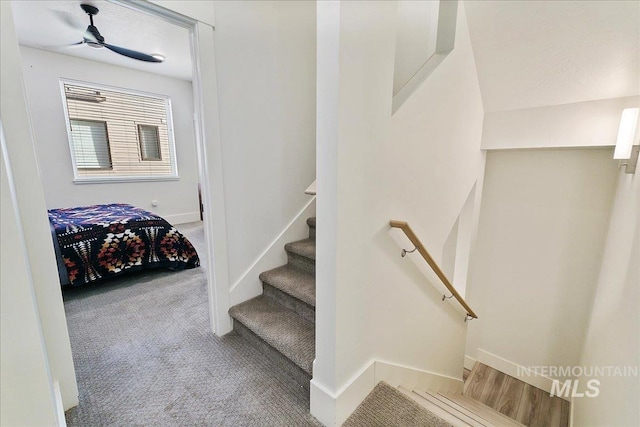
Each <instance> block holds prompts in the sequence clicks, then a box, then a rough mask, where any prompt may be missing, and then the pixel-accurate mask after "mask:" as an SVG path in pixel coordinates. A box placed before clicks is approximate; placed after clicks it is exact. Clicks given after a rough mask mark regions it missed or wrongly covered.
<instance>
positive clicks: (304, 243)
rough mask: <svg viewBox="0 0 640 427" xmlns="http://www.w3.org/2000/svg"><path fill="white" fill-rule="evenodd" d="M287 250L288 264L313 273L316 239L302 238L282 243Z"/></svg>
mask: <svg viewBox="0 0 640 427" xmlns="http://www.w3.org/2000/svg"><path fill="white" fill-rule="evenodd" d="M284 249H285V250H286V251H287V258H288V260H289V264H291V265H293V266H295V267H298V268H300V269H302V270H304V271H307V272H309V273H313V274H315V272H316V241H315V239H304V240H299V241H297V242H292V243H287V244H286V245H284Z"/></svg>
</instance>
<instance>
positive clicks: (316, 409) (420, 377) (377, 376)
mask: <svg viewBox="0 0 640 427" xmlns="http://www.w3.org/2000/svg"><path fill="white" fill-rule="evenodd" d="M380 381H384V382H386V383H388V384H389V385H391V386H392V387H396V388H397V387H398V386H403V387H405V388H407V389H409V390H414V389H421V390H434V391H443V392H445V391H446V392H453V393H462V388H463V385H464V383H463V382H462V379H457V378H453V377H449V376H446V375H440V374H436V373H434V372H429V371H424V370H421V369H416V368H411V367H408V366H402V365H397V364H394V363H388V362H383V361H378V360H374V361H371V362H369V363H367V364H366V365H365V366H364V367H363V368H362V369H361V370H360V371H358V373H357V374H355V375H354V376H353V378H352V379H351V380H349V381H347V384H346V385H345V386H343V387H342V388H341V389H340V390H338V392H336V393H331V392H329V391H328V390H327V389H326V387H324V386H323V385H322V384H320V383H319V382H318V381H317V380H315V379H314V380H311V414H312V415H313V416H314V417H316V418H317V419H318V420H319V421H320V422H321V423H323V424H324V425H325V426H331V427H333V426H340V425H342V423H344V422H345V421H346V419H347V418H349V415H351V413H352V412H353V411H354V410H355V409H356V408H357V407H358V405H359V404H360V403H362V401H363V400H364V399H365V398H366V397H367V395H368V394H369V393H371V391H372V390H373V388H374V387H375V386H376V384H378V383H379V382H380Z"/></svg>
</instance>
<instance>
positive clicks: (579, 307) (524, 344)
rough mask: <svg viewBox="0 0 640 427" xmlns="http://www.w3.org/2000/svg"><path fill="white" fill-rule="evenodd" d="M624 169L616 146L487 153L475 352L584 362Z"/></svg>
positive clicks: (534, 361)
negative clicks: (618, 178)
mask: <svg viewBox="0 0 640 427" xmlns="http://www.w3.org/2000/svg"><path fill="white" fill-rule="evenodd" d="M616 167H617V162H616V161H614V160H612V149H611V148H581V149H577V148H574V149H537V150H501V151H490V152H488V153H487V163H486V174H485V179H484V191H483V193H484V194H483V196H482V206H481V212H480V222H479V225H478V241H477V246H476V247H475V248H474V251H473V264H472V268H471V275H472V276H471V283H470V286H469V290H468V294H467V295H468V301H469V303H470V304H471V305H472V306H473V307H477V309H478V311H479V312H480V313H481V316H480V317H481V318H480V319H479V320H478V321H477V322H476V321H473V322H471V325H470V326H469V335H468V341H467V355H469V356H470V357H471V358H474V359H480V360H481V361H482V362H483V363H487V361H486V360H485V359H483V357H487V353H488V357H490V358H492V359H495V360H496V361H500V359H502V361H501V362H505V361H506V362H510V363H507V365H508V366H512V367H513V369H514V370H516V366H517V365H520V366H525V367H529V366H574V365H577V364H578V363H579V361H580V352H581V349H582V344H583V340H584V337H585V334H586V325H587V324H588V322H589V316H590V314H589V311H590V304H591V301H592V298H593V295H594V292H595V289H596V286H597V277H598V272H599V267H600V260H601V256H602V253H603V245H604V242H605V238H606V233H607V224H608V221H609V213H610V210H611V202H612V199H613V195H614V190H615V179H616V175H617V173H616ZM494 356H497V358H496V357H494ZM499 368H500V367H499ZM500 369H501V370H502V369H504V367H502V368H500ZM508 373H509V374H513V373H512V372H508Z"/></svg>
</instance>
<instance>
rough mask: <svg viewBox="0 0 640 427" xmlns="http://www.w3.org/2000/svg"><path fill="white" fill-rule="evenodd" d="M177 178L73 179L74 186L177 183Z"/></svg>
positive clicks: (117, 177)
mask: <svg viewBox="0 0 640 427" xmlns="http://www.w3.org/2000/svg"><path fill="white" fill-rule="evenodd" d="M179 180H180V177H179V176H175V175H174V176H113V177H112V176H109V177H91V178H75V179H74V180H73V183H74V184H112V183H127V182H155V181H179Z"/></svg>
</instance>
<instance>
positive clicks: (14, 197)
mask: <svg viewBox="0 0 640 427" xmlns="http://www.w3.org/2000/svg"><path fill="white" fill-rule="evenodd" d="M0 151H1V152H2V159H0V164H2V165H3V166H4V171H5V173H6V174H7V184H8V186H9V195H10V197H11V204H12V208H13V215H14V217H15V223H16V228H17V230H16V231H17V234H18V239H19V240H20V243H21V244H20V247H19V248H15V250H16V251H21V252H22V254H21V255H22V258H23V259H24V264H25V273H26V276H27V287H28V292H29V296H30V297H31V304H32V307H33V314H34V317H35V319H36V324H37V328H38V339H39V341H40V348H41V349H42V352H43V359H44V369H45V373H46V376H47V386H48V388H49V397H50V399H51V402H53V405H54V409H55V411H56V412H55V415H56V421H57V424H58V425H59V426H62V425H66V421H65V418H64V404H62V394H61V393H60V384H59V383H58V382H57V381H56V382H55V383H54V382H53V373H52V372H51V361H50V360H49V353H48V352H47V344H46V340H45V338H44V332H43V330H42V319H41V317H40V311H39V308H38V297H37V295H36V289H35V283H34V280H33V273H32V271H33V267H32V266H31V258H30V257H29V249H28V248H27V238H26V236H25V234H24V230H25V228H24V225H23V221H22V215H21V214H20V205H19V201H18V191H17V189H16V186H15V181H14V175H13V169H12V167H11V159H10V157H9V147H8V146H7V140H6V138H5V134H4V127H3V125H2V120H0ZM56 385H57V386H58V388H57V393H58V394H57V395H56V388H55V387H56ZM58 398H59V399H60V404H62V419H60V410H59V408H58ZM76 404H77V403H76ZM73 406H76V405H73ZM63 423H64V424H63Z"/></svg>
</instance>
